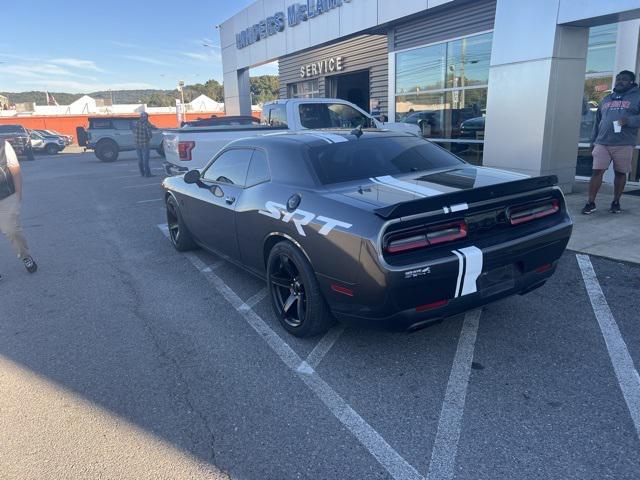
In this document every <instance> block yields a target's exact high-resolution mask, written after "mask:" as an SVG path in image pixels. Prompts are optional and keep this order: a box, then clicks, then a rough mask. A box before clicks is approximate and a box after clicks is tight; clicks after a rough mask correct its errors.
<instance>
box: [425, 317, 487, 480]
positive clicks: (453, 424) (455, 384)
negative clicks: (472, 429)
mask: <svg viewBox="0 0 640 480" xmlns="http://www.w3.org/2000/svg"><path fill="white" fill-rule="evenodd" d="M481 313H482V310H480V309H477V310H472V311H471V312H468V313H467V314H466V315H465V316H464V323H463V324H462V331H461V332H460V340H459V341H458V348H457V350H456V355H455V357H454V359H453V367H452V368H451V374H450V375H449V382H448V384H447V390H446V392H445V395H444V402H443V403H442V410H441V411H440V420H439V422H438V430H437V432H436V439H435V442H434V444H433V450H432V451H431V461H430V462H429V473H428V474H427V480H452V479H453V477H454V474H455V465H456V456H457V454H458V442H459V440H460V431H461V430H462V419H463V416H464V405H465V402H466V398H467V387H468V385H469V377H470V375H471V362H473V352H474V349H475V343H476V337H477V334H478V326H479V324H480V315H481Z"/></svg>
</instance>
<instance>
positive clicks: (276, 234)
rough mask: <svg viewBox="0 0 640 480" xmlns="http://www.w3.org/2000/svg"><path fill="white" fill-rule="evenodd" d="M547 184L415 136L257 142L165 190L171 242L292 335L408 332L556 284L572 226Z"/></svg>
mask: <svg viewBox="0 0 640 480" xmlns="http://www.w3.org/2000/svg"><path fill="white" fill-rule="evenodd" d="M556 184H557V178H556V177H555V176H547V177H538V178H528V177H526V176H525V175H521V174H516V173H511V172H506V171H500V170H496V169H492V168H483V167H474V166H472V165H470V164H468V163H466V162H464V161H462V160H461V159H459V158H458V157H456V156H455V155H452V154H451V153H449V152H448V151H446V150H444V149H443V148H440V147H438V146H436V145H435V144H433V143H431V142H429V141H428V140H425V139H424V138H421V137H418V136H416V135H411V134H407V133H402V132H389V131H386V132H384V131H379V130H378V131H376V130H365V131H362V130H360V129H354V130H346V131H338V130H333V131H323V130H319V131H303V132H285V133H282V134H277V135H263V136H257V137H251V138H245V139H241V140H237V141H235V142H232V143H230V144H229V145H227V146H226V147H225V148H224V149H223V150H222V151H221V152H220V153H218V155H216V156H215V158H214V159H213V160H211V161H210V162H208V163H207V165H205V167H204V168H203V169H202V170H191V171H189V172H188V173H187V174H186V175H184V176H174V177H167V178H166V179H165V180H164V181H163V187H164V189H165V190H166V192H165V203H166V209H167V222H168V229H169V236H170V239H171V241H172V243H173V245H174V247H175V248H176V249H177V250H178V251H186V250H191V249H193V248H196V247H198V246H199V247H202V248H204V249H206V250H210V251H212V252H216V253H220V254H222V255H225V256H226V257H228V258H231V259H232V260H233V261H235V262H237V263H239V264H241V265H242V266H243V267H245V268H246V269H247V270H249V271H251V272H253V273H254V274H256V275H257V276H259V277H261V278H263V279H266V281H267V284H268V288H269V293H270V295H269V297H270V299H271V303H272V306H273V309H274V311H275V313H276V315H277V317H278V318H279V320H280V322H281V324H282V326H283V327H284V328H285V329H286V330H287V331H288V332H289V333H291V334H293V335H297V336H301V337H302V336H311V335H316V334H320V333H322V332H324V331H326V330H327V329H328V328H329V327H330V326H331V323H332V322H333V319H334V318H337V319H340V320H342V321H346V322H350V323H354V324H356V325H362V326H369V327H372V326H377V327H384V328H389V329H393V330H409V331H411V330H416V329H419V328H422V327H424V326H426V325H428V324H429V323H432V322H433V321H435V320H439V319H442V318H445V317H449V316H451V315H456V314H459V313H461V312H464V311H467V310H469V309H473V308H476V307H479V306H482V305H484V304H487V303H489V302H493V301H495V300H497V299H499V298H503V297H506V296H510V295H514V294H525V293H528V292H530V291H532V290H534V289H536V288H538V287H540V286H542V285H543V284H544V283H545V282H546V281H547V279H548V278H549V277H550V276H551V275H552V274H553V272H554V271H555V269H556V266H557V264H558V260H559V258H560V257H561V255H562V253H563V251H564V250H565V248H566V246H567V242H568V241H569V237H570V235H571V229H572V223H571V218H570V217H569V214H568V212H567V208H566V205H565V201H564V196H563V194H562V191H561V190H560V188H559V187H558V186H557V185H556Z"/></svg>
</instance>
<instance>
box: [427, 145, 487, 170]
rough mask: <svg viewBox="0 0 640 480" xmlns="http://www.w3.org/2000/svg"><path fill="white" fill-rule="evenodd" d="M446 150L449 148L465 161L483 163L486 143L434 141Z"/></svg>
mask: <svg viewBox="0 0 640 480" xmlns="http://www.w3.org/2000/svg"><path fill="white" fill-rule="evenodd" d="M434 143H435V144H436V145H440V146H441V147H442V148H444V149H445V150H449V151H450V152H451V153H453V154H454V155H457V156H458V157H460V158H461V159H462V160H464V161H465V162H468V163H470V164H472V165H482V156H483V154H484V143H460V142H434Z"/></svg>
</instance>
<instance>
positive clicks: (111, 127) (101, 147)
mask: <svg viewBox="0 0 640 480" xmlns="http://www.w3.org/2000/svg"><path fill="white" fill-rule="evenodd" d="M137 120H138V117H107V116H101V117H89V129H88V130H85V129H84V128H83V127H78V128H77V129H76V131H77V134H78V144H79V145H80V146H81V147H85V148H87V149H90V150H93V151H94V152H95V154H96V157H98V158H99V159H100V160H101V161H103V162H114V161H116V160H117V159H118V155H119V153H120V152H126V151H131V150H135V148H136V146H135V143H134V140H133V131H132V130H131V126H132V122H135V121H137ZM162 140H163V139H162V131H161V130H160V129H158V128H156V127H154V132H153V137H152V138H151V141H150V147H151V149H152V150H156V151H157V152H158V154H159V155H161V156H164V149H163V145H162Z"/></svg>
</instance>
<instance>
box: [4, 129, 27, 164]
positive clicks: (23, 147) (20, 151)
mask: <svg viewBox="0 0 640 480" xmlns="http://www.w3.org/2000/svg"><path fill="white" fill-rule="evenodd" d="M4 140H6V141H7V142H9V143H10V144H11V146H12V147H13V149H14V150H15V151H16V155H20V156H25V157H27V160H35V159H36V158H35V156H34V155H33V148H32V147H31V139H30V137H29V132H27V129H26V128H24V127H23V126H22V125H0V141H4Z"/></svg>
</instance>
